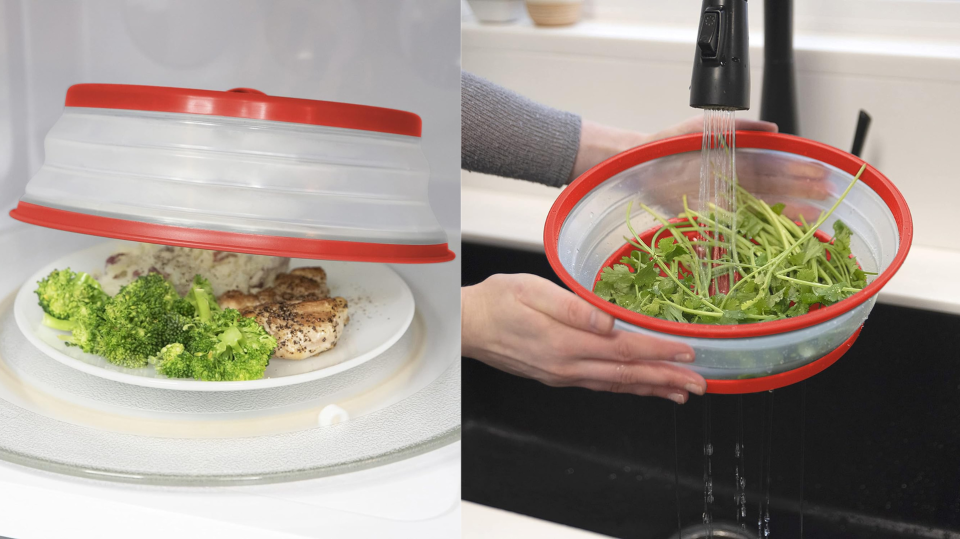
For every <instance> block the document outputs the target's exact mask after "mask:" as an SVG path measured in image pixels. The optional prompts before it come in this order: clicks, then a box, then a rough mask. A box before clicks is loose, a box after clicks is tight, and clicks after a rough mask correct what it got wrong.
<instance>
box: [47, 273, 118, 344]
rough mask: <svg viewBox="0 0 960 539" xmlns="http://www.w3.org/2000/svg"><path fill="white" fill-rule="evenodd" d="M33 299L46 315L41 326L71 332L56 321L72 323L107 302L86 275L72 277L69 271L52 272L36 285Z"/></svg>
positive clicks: (69, 326)
mask: <svg viewBox="0 0 960 539" xmlns="http://www.w3.org/2000/svg"><path fill="white" fill-rule="evenodd" d="M36 294H37V297H38V298H40V307H41V308H43V312H44V313H46V315H47V316H46V317H44V323H45V324H47V325H48V326H50V327H54V328H55V329H63V330H70V329H73V328H72V325H70V324H58V323H57V322H56V320H60V321H64V320H69V321H72V320H76V319H77V318H79V317H81V316H86V315H88V314H90V312H91V311H92V310H93V311H96V310H99V309H100V308H101V307H102V306H103V304H104V303H106V301H107V300H108V299H109V296H108V295H107V294H106V292H104V291H103V289H102V288H101V287H100V283H98V282H97V280H96V279H94V278H93V277H91V276H90V274H88V273H83V272H80V273H76V272H73V271H71V270H70V268H67V269H64V270H53V271H52V272H50V275H47V276H46V277H45V278H44V279H43V280H41V281H38V282H37V290H36Z"/></svg>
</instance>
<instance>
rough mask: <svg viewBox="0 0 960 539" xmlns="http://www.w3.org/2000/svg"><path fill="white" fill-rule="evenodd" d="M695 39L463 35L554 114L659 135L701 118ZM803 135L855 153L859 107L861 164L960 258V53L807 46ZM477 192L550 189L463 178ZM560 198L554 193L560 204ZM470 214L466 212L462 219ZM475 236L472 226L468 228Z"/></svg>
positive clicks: (578, 30)
mask: <svg viewBox="0 0 960 539" xmlns="http://www.w3.org/2000/svg"><path fill="white" fill-rule="evenodd" d="M694 38H695V28H693V29H687V28H671V27H655V26H647V27H644V26H638V25H627V24H615V23H604V22H600V21H592V22H585V23H581V24H579V25H578V26H575V27H571V28H567V29H539V28H532V27H530V26H529V25H528V24H527V23H522V22H521V23H518V24H509V25H496V26H495V25H486V26H481V25H477V24H475V23H465V24H464V26H463V68H464V69H465V70H467V71H472V72H474V73H476V74H478V75H481V76H484V77H487V78H489V79H491V80H493V81H494V82H497V83H500V84H502V85H504V86H507V87H509V88H512V89H514V90H517V91H519V92H521V93H523V94H526V95H527V96H529V97H532V98H534V99H537V100H539V101H541V102H544V103H546V104H549V105H552V106H555V107H559V108H563V109H567V110H571V111H574V112H577V113H579V114H582V115H583V116H584V117H587V118H590V119H593V120H597V121H600V122H606V123H609V124H612V125H617V126H621V127H625V128H632V129H637V130H641V131H648V132H649V131H656V130H658V129H660V128H663V127H666V126H668V125H671V124H673V123H676V122H678V121H681V120H683V119H686V118H688V117H690V116H692V115H695V114H696V111H695V110H693V109H691V108H690V107H689V106H688V99H689V93H688V88H689V84H690V76H691V69H692V58H693V54H694V45H693V41H694ZM751 44H752V45H753V47H752V50H751V62H752V66H753V72H752V79H753V88H752V100H753V105H752V108H751V110H750V111H748V112H747V113H746V114H744V116H747V117H756V116H757V114H758V110H759V105H760V87H761V81H762V68H763V54H762V49H761V48H760V45H762V35H758V34H757V33H754V34H752V35H751ZM796 48H797V51H796V62H797V80H798V88H797V92H798V96H799V97H798V100H799V103H798V106H799V121H800V130H801V133H800V134H801V135H802V136H805V137H808V138H812V139H815V140H818V141H821V142H825V143H827V144H831V145H833V146H837V147H839V148H842V149H845V150H849V149H850V146H851V143H852V141H853V134H854V127H855V125H856V119H857V113H858V111H859V109H860V108H863V109H866V110H867V111H868V112H869V113H870V114H871V116H872V117H873V124H872V126H871V128H870V133H869V135H868V137H867V144H866V147H865V149H864V154H863V156H864V158H865V159H867V160H868V161H869V162H870V163H871V164H873V165H875V166H876V167H878V168H879V169H880V170H881V171H883V172H884V173H885V174H886V175H887V176H888V177H889V178H890V179H891V180H892V181H893V182H894V183H895V184H896V185H897V186H898V187H899V188H900V190H901V191H902V192H903V193H904V196H905V197H906V198H907V201H908V203H909V204H910V208H911V210H912V213H913V217H914V220H915V225H916V236H915V241H914V243H915V245H922V246H928V247H936V248H943V249H950V250H960V233H956V232H953V230H955V227H956V215H957V214H958V211H957V204H958V202H960V169H958V167H957V156H960V150H958V148H960V143H958V142H957V136H956V134H955V132H956V130H957V128H958V126H960V99H958V98H960V43H949V42H941V43H933V42H930V43H921V42H917V41H916V40H914V41H892V40H883V39H871V38H866V37H852V36H851V37H843V36H814V35H798V36H797V39H796ZM464 182H465V187H466V188H467V191H465V192H466V193H467V194H466V195H465V199H464V207H465V208H467V206H468V205H469V204H470V200H469V196H470V193H472V192H475V191H476V190H477V189H485V188H491V189H494V190H517V189H519V190H520V191H522V192H524V193H526V194H528V195H531V198H530V202H531V203H530V207H531V211H532V212H535V211H542V201H538V200H536V197H537V196H539V197H541V198H542V197H546V196H550V192H549V191H547V190H545V189H538V188H537V187H534V186H529V185H523V184H522V183H521V182H510V181H502V180H497V179H491V178H487V177H479V176H478V175H469V174H466V175H465V178H464ZM553 196H555V192H554V193H553ZM465 211H466V209H465ZM464 223H465V224H464V226H465V234H466V233H467V232H466V231H467V228H466V227H467V222H466V217H465V221H464Z"/></svg>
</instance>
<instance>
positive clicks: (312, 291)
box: [217, 266, 330, 311]
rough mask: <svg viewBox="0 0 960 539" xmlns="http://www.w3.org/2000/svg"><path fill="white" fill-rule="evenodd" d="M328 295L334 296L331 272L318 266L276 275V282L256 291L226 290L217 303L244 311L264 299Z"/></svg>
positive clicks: (306, 298)
mask: <svg viewBox="0 0 960 539" xmlns="http://www.w3.org/2000/svg"><path fill="white" fill-rule="evenodd" d="M328 297H330V288H328V287H327V272H325V271H323V268H321V267H319V266H315V267H311V268H297V269H295V270H293V271H291V272H290V273H281V274H279V275H277V276H276V279H275V282H274V285H273V286H271V287H270V288H265V289H263V290H261V291H260V292H258V293H256V294H244V293H242V292H240V291H239V290H230V291H228V292H224V293H223V294H221V295H220V297H219V298H217V303H218V304H219V305H220V308H222V309H237V310H238V311H242V310H243V309H246V308H247V307H253V306H255V305H261V304H263V303H290V302H295V301H315V300H318V299H323V298H328Z"/></svg>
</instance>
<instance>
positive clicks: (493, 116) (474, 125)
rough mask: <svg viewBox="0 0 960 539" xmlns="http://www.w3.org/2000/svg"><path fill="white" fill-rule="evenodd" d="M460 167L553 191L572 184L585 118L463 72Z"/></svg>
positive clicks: (461, 79) (461, 81)
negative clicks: (571, 177)
mask: <svg viewBox="0 0 960 539" xmlns="http://www.w3.org/2000/svg"><path fill="white" fill-rule="evenodd" d="M460 83H461V90H460V96H461V105H460V110H461V122H462V123H461V127H460V168H462V169H465V170H469V171H473V172H482V173H485V174H494V175H497V176H505V177H507V178H517V179H520V180H528V181H532V182H537V183H542V184H546V185H550V186H554V187H559V186H561V185H564V184H566V183H567V182H568V181H569V180H570V173H571V171H572V170H573V162H574V160H575V159H576V157H577V148H578V147H579V145H580V117H579V116H578V115H576V114H571V113H569V112H564V111H561V110H557V109H553V108H550V107H547V106H544V105H541V104H539V103H536V102H534V101H531V100H530V99H527V98H525V97H523V96H521V95H518V94H516V93H514V92H511V91H510V90H507V89H505V88H502V87H500V86H497V85H495V84H493V83H492V82H490V81H488V80H486V79H482V78H480V77H477V76H476V75H472V74H470V73H467V72H463V73H461V75H460Z"/></svg>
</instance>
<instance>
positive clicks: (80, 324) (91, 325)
mask: <svg viewBox="0 0 960 539" xmlns="http://www.w3.org/2000/svg"><path fill="white" fill-rule="evenodd" d="M104 307H105V306H103V305H101V306H100V308H99V310H91V311H89V312H88V313H87V314H85V315H83V316H80V317H78V318H77V319H76V320H73V321H71V322H72V323H73V324H74V327H73V333H72V334H71V336H70V340H68V341H67V344H69V345H72V346H77V347H79V348H80V349H81V350H83V351H84V352H87V353H88V354H97V353H99V350H100V342H101V338H100V331H101V329H102V328H103V311H104Z"/></svg>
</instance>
